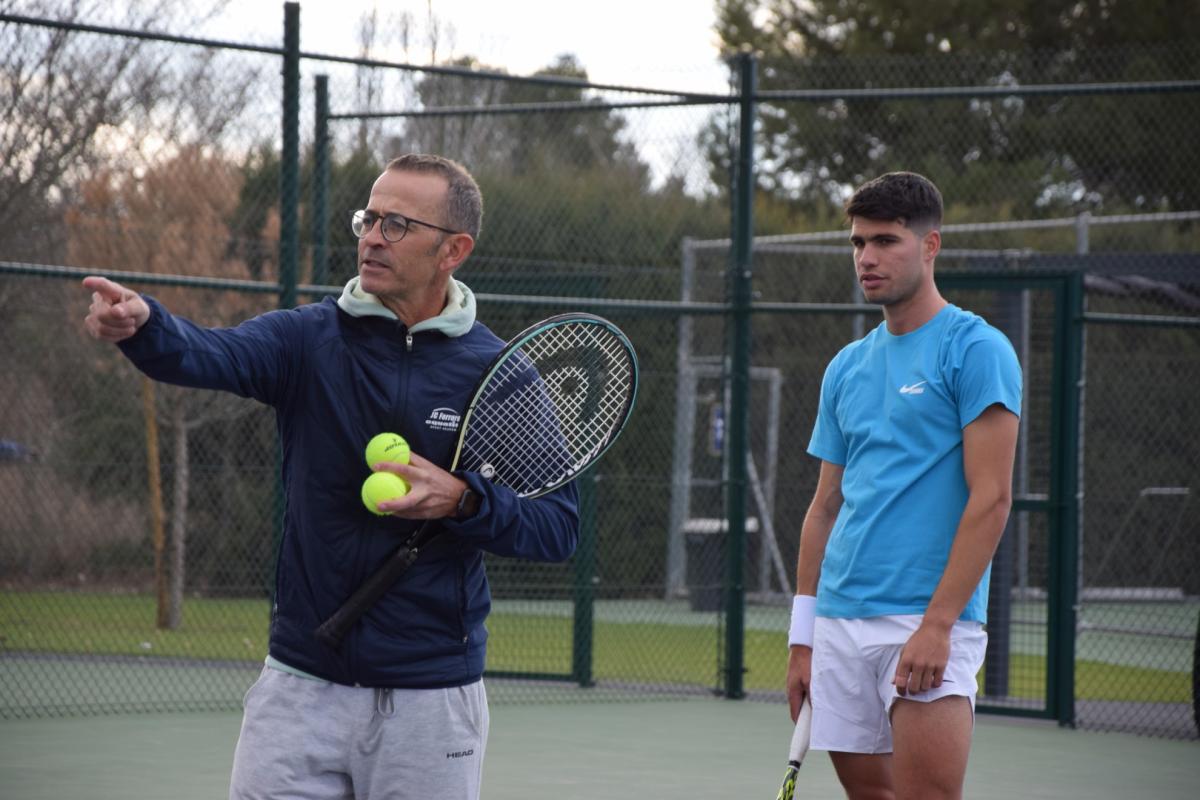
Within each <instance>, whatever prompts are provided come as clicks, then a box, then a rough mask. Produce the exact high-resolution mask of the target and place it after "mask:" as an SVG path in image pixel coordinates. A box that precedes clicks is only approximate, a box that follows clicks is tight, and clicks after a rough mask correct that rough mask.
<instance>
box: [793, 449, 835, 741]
mask: <svg viewBox="0 0 1200 800" xmlns="http://www.w3.org/2000/svg"><path fill="white" fill-rule="evenodd" d="M844 472H845V468H844V467H843V466H841V465H840V464H831V463H830V462H828V461H822V462H821V474H820V477H818V478H817V490H816V492H815V493H814V494H813V499H812V503H810V504H809V506H808V512H807V513H806V514H805V515H804V525H803V526H802V527H801V529H800V555H799V558H797V560H796V594H807V595H815V594H816V593H817V583H818V581H819V580H820V578H821V562H822V561H823V560H824V558H825V546H826V545H827V544H828V543H829V534H830V533H831V532H832V531H833V523H834V522H835V521H836V520H837V515H838V512H839V511H840V510H841V508H842V474H843V473H844ZM811 677H812V648H811V647H805V646H803V645H795V646H793V647H791V648H789V653H788V672H787V693H788V705H789V707H790V709H791V713H792V720H793V721H795V719H796V716H797V715H798V714H799V713H800V705H801V704H802V703H803V702H804V698H805V696H806V695H807V694H808V686H809V681H810V679H811Z"/></svg>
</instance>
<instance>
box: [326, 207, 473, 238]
mask: <svg viewBox="0 0 1200 800" xmlns="http://www.w3.org/2000/svg"><path fill="white" fill-rule="evenodd" d="M376 220H383V222H382V223H380V226H379V229H380V233H382V234H383V238H384V239H385V240H386V241H389V242H392V243H393V244H394V243H396V242H398V241H400V240H401V239H403V238H404V237H405V236H407V235H408V229H409V228H411V227H412V226H413V225H424V226H425V227H426V228H433V229H434V230H435V231H441V232H442V233H461V231H452V230H450V229H449V228H443V227H442V226H441V225H434V224H433V223H432V222H424V221H422V220H419V219H413V218H412V217H406V216H404V215H403V214H382V215H380V214H376V213H375V212H374V211H365V210H363V211H355V212H354V215H353V216H351V217H350V230H352V231H354V235H355V236H357V237H358V238H359V239H361V238H363V237H364V236H366V235H367V234H368V233H370V232H371V229H372V228H374V227H375V221H376Z"/></svg>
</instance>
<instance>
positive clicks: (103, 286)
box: [83, 275, 125, 303]
mask: <svg viewBox="0 0 1200 800" xmlns="http://www.w3.org/2000/svg"><path fill="white" fill-rule="evenodd" d="M83 285H84V286H85V287H86V288H88V289H91V290H92V291H94V292H96V293H97V294H99V295H101V296H102V297H104V299H106V300H108V301H109V302H110V303H117V302H120V300H121V298H122V297H124V296H125V287H123V286H121V284H119V283H114V282H112V281H110V280H109V279H108V278H102V277H100V276H99V275H89V276H88V277H86V278H84V279H83Z"/></svg>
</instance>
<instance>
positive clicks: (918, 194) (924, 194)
mask: <svg viewBox="0 0 1200 800" xmlns="http://www.w3.org/2000/svg"><path fill="white" fill-rule="evenodd" d="M854 217H862V218H864V219H874V220H884V221H887V222H899V223H900V224H902V225H904V226H905V227H906V228H921V229H925V230H933V229H935V228H939V227H941V224H942V193H941V192H939V191H938V188H937V187H936V186H934V185H933V182H932V181H930V180H929V179H928V178H925V177H923V176H921V175H918V174H917V173H915V172H889V173H887V174H885V175H880V176H879V177H878V178H875V179H873V180H869V181H867V182H866V183H864V184H863V185H862V186H860V187H858V189H857V190H855V192H854V194H853V195H851V197H850V199H849V200H847V201H846V218H847V219H853V218H854Z"/></svg>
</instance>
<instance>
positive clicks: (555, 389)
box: [458, 322, 636, 496]
mask: <svg viewBox="0 0 1200 800" xmlns="http://www.w3.org/2000/svg"><path fill="white" fill-rule="evenodd" d="M635 375H636V366H635V364H634V361H633V356H632V354H631V353H630V350H629V348H628V347H627V345H626V344H625V343H624V342H623V340H622V338H620V337H619V336H618V335H615V334H613V333H612V332H611V331H610V330H608V328H606V327H605V326H601V325H596V324H592V323H579V322H571V323H567V324H562V325H557V326H554V327H551V328H547V329H544V330H543V331H541V332H539V333H538V334H536V335H534V336H531V337H530V338H529V339H528V340H526V342H524V343H523V344H522V346H521V347H519V348H516V349H515V350H513V352H512V353H510V354H509V355H508V357H506V358H505V359H504V360H503V362H502V363H500V364H499V365H497V367H496V368H495V370H494V371H493V373H492V375H491V376H490V377H489V380H488V381H487V385H486V386H485V388H484V391H483V393H482V394H481V395H480V397H479V399H478V401H477V402H476V404H475V406H474V408H473V409H472V411H471V416H470V418H469V419H468V421H467V425H466V431H465V435H464V440H463V446H462V450H461V453H460V457H459V462H458V465H459V467H460V468H462V469H466V470H473V471H480V470H481V468H482V467H484V466H485V465H487V466H490V468H491V469H492V470H493V471H494V476H493V478H492V480H493V481H495V482H496V483H499V484H502V485H505V486H508V487H509V488H511V489H513V490H514V491H515V492H517V493H518V494H520V495H523V496H529V495H534V494H538V493H540V492H541V491H544V490H545V489H547V488H549V487H551V486H553V485H557V484H558V483H560V482H561V481H562V480H563V479H564V478H565V477H567V476H570V475H572V474H574V472H576V471H578V470H579V469H582V468H583V467H584V466H586V465H587V464H588V463H590V461H591V460H592V459H593V458H594V457H595V456H596V455H598V454H599V453H600V452H602V451H603V449H604V448H605V447H606V445H607V443H608V442H609V441H611V439H612V437H613V436H614V435H615V434H616V433H617V432H618V431H619V430H620V427H621V425H622V423H623V421H624V418H625V416H626V414H627V410H628V407H629V403H630V399H631V395H632V392H633V391H634V382H635V380H636V378H635Z"/></svg>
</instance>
